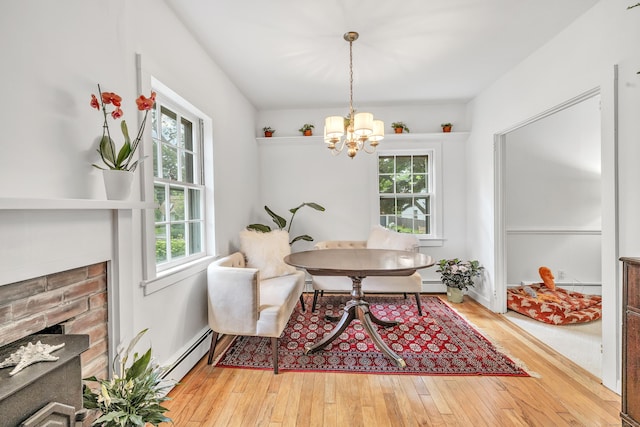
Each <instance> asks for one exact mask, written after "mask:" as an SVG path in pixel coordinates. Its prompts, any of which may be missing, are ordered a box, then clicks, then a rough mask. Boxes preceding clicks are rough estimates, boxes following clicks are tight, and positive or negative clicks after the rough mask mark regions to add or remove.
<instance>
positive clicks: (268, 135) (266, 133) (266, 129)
mask: <svg viewBox="0 0 640 427" xmlns="http://www.w3.org/2000/svg"><path fill="white" fill-rule="evenodd" d="M262 131H263V132H264V136H265V137H266V138H271V137H272V136H273V133H274V132H275V131H276V130H275V129H271V126H265V127H263V128H262Z"/></svg>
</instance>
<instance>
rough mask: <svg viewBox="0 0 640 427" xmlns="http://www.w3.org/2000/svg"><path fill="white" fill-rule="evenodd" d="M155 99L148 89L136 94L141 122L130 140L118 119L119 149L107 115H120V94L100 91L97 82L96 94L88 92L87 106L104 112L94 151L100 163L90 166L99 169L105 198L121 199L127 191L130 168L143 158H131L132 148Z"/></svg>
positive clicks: (127, 131) (133, 148) (130, 174)
mask: <svg viewBox="0 0 640 427" xmlns="http://www.w3.org/2000/svg"><path fill="white" fill-rule="evenodd" d="M155 102H156V93H155V92H151V96H150V97H149V98H146V97H145V96H143V95H140V96H139V97H138V99H136V104H137V106H138V110H140V111H144V117H143V118H142V123H140V129H138V133H137V135H136V137H135V138H134V139H133V141H132V140H131V138H130V137H129V129H128V128H127V122H126V121H125V120H122V122H120V129H121V131H122V135H123V136H124V143H123V144H122V147H120V150H117V149H116V146H115V143H114V142H113V139H111V132H110V130H109V121H108V118H109V116H111V118H112V119H113V120H118V119H119V118H121V117H122V115H123V111H122V109H121V108H120V107H121V105H122V98H121V97H120V96H119V95H118V94H116V93H114V92H103V91H102V89H101V88H100V85H98V96H96V95H94V94H91V103H90V105H91V107H93V108H95V109H96V110H101V111H102V114H103V116H104V120H103V122H102V138H100V144H99V145H98V150H97V151H98V154H100V158H101V159H102V162H103V163H104V166H106V167H102V166H99V165H96V164H95V163H94V164H93V167H95V168H98V169H102V174H103V176H104V182H105V189H106V191H107V198H108V199H111V200H123V199H126V198H127V197H129V192H130V191H131V183H132V180H133V172H134V171H135V170H136V167H137V166H138V163H139V162H141V161H142V160H144V157H143V158H142V159H138V160H134V156H135V154H136V150H137V149H138V145H139V144H140V140H141V139H142V135H143V133H144V127H145V124H146V123H147V115H148V114H149V111H150V110H151V109H152V108H153V106H154V104H155ZM109 106H111V111H107V108H109Z"/></svg>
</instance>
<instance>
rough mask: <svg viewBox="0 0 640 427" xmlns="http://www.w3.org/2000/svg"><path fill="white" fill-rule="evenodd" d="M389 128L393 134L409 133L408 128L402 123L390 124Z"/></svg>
mask: <svg viewBox="0 0 640 427" xmlns="http://www.w3.org/2000/svg"><path fill="white" fill-rule="evenodd" d="M391 127H392V128H393V130H394V131H395V133H403V132H407V133H409V128H408V127H407V125H405V124H404V123H403V122H393V123H391Z"/></svg>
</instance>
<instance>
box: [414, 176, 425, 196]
mask: <svg viewBox="0 0 640 427" xmlns="http://www.w3.org/2000/svg"><path fill="white" fill-rule="evenodd" d="M425 178H426V177H425V176H424V175H414V176H413V193H414V194H415V193H426V192H427V186H426V182H425Z"/></svg>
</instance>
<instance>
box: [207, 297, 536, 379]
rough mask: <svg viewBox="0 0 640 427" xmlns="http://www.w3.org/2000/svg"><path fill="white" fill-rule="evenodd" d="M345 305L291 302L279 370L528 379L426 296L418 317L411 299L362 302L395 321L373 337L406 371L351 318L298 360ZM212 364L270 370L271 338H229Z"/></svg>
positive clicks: (340, 301) (336, 300)
mask: <svg viewBox="0 0 640 427" xmlns="http://www.w3.org/2000/svg"><path fill="white" fill-rule="evenodd" d="M347 300H348V296H346V295H340V296H332V295H329V296H325V297H323V298H320V301H319V304H318V309H317V310H316V312H314V313H311V312H310V311H311V310H310V308H311V296H309V295H307V296H305V304H306V307H307V311H306V312H305V313H303V312H301V311H300V304H298V305H297V308H296V309H295V311H294V312H293V314H292V315H291V319H290V320H289V323H288V324H287V326H286V328H285V330H284V332H283V334H282V336H281V337H280V339H279V340H278V343H279V344H278V345H279V348H278V351H279V353H278V355H279V370H280V372H283V371H286V370H290V371H326V372H361V373H369V374H373V373H376V374H378V373H379V374H412V375H503V376H520V377H527V376H530V375H529V374H528V373H527V372H526V371H525V370H524V369H522V368H521V367H519V366H518V364H516V363H515V362H514V361H513V360H512V359H510V358H509V357H507V356H506V355H505V354H503V353H501V352H500V351H498V349H496V347H495V346H494V345H493V344H492V343H491V342H489V340H487V339H486V338H485V337H484V336H482V334H480V332H478V331H477V330H476V329H474V328H473V327H472V326H471V325H470V324H469V323H467V322H466V321H465V320H464V319H463V318H462V317H461V316H460V315H458V314H457V313H456V312H455V311H454V310H453V309H452V308H451V307H449V305H448V304H447V303H445V302H444V301H442V300H441V299H440V298H437V297H434V296H425V295H423V296H422V297H421V301H422V310H423V316H418V313H417V308H416V304H415V300H414V299H413V297H411V298H407V299H404V298H402V297H397V296H375V297H374V296H372V297H367V301H369V307H370V309H371V311H372V312H373V314H374V315H375V316H377V317H378V318H380V319H382V320H391V321H399V322H400V324H399V325H397V326H394V327H391V328H382V327H378V332H379V334H380V336H381V337H382V339H383V341H384V342H385V343H387V344H388V345H389V347H390V348H391V349H392V350H393V351H395V352H396V353H397V354H399V355H400V356H401V357H402V358H403V359H404V360H405V362H406V363H407V366H406V367H405V368H398V367H396V366H395V365H394V364H393V362H391V361H390V360H389V359H387V358H386V357H385V356H384V355H383V354H382V353H381V352H379V351H378V349H377V348H376V346H375V344H374V343H373V341H372V340H371V339H370V338H369V336H368V335H367V333H366V331H365V330H364V328H363V326H362V325H361V324H360V322H359V321H358V320H357V319H356V320H354V321H353V322H351V324H350V325H349V326H348V327H347V329H345V331H344V332H343V333H342V334H341V335H340V336H339V337H338V338H336V339H335V340H334V341H333V342H332V343H331V344H329V345H328V346H327V347H325V348H324V349H323V350H320V351H318V352H316V353H312V354H309V355H305V354H304V345H305V343H307V342H310V341H311V342H316V341H318V340H319V339H320V338H321V337H322V336H323V335H324V334H325V333H328V332H329V331H331V329H333V326H334V324H333V323H332V322H329V321H326V320H325V315H326V314H330V315H333V316H336V315H339V314H342V309H343V308H344V303H345V302H346V301H347ZM376 327H377V326H376ZM217 366H224V367H235V368H253V369H273V366H272V359H271V342H270V339H269V338H260V337H236V338H235V340H234V341H233V343H231V345H230V346H229V348H228V349H227V350H226V351H225V353H224V354H223V355H222V357H221V358H220V360H219V361H218V363H217Z"/></svg>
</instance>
